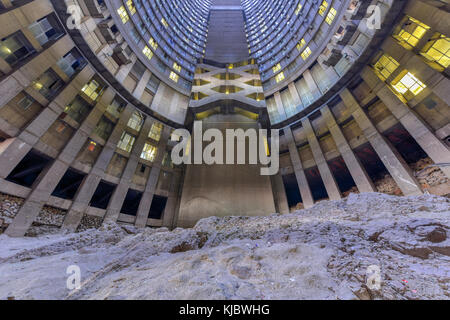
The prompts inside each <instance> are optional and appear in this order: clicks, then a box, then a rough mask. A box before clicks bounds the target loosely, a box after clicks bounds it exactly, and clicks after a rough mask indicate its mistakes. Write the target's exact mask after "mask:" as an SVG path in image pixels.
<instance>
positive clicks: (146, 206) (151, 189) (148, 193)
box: [135, 127, 170, 228]
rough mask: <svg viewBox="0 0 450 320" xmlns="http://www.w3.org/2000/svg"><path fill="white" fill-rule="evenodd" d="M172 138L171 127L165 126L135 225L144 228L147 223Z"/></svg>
mask: <svg viewBox="0 0 450 320" xmlns="http://www.w3.org/2000/svg"><path fill="white" fill-rule="evenodd" d="M169 139H170V128H169V127H164V129H163V133H162V135H161V140H160V141H159V144H158V153H157V155H156V159H155V161H154V163H153V165H152V169H151V171H150V175H149V177H148V180H147V184H146V186H145V191H144V194H143V195H142V200H141V203H140V204H139V209H138V213H137V217H136V222H135V226H136V227H138V228H144V227H145V226H146V225H147V220H148V214H149V213H150V207H151V205H152V201H153V197H154V195H155V191H156V186H157V184H158V180H159V175H160V173H161V167H162V162H163V160H164V155H165V153H166V146H167V141H168V140H169Z"/></svg>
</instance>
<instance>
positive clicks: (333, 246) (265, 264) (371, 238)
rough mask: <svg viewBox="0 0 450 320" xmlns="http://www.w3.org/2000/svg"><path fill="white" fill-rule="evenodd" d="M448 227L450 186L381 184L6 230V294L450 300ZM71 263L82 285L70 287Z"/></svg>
mask: <svg viewBox="0 0 450 320" xmlns="http://www.w3.org/2000/svg"><path fill="white" fill-rule="evenodd" d="M449 232H450V200H449V199H448V198H444V197H437V196H430V195H424V196H420V197H397V196H390V195H384V194H375V193H374V194H351V195H350V196H349V197H348V198H346V199H344V200H340V201H324V202H320V203H318V204H317V205H316V206H314V207H313V208H311V209H308V210H301V211H297V212H295V213H293V214H289V215H272V216H270V217H255V218H248V217H245V218H244V217H229V218H222V219H219V218H215V217H212V218H208V219H204V220H202V221H200V222H199V223H198V224H197V225H196V227H195V228H193V229H176V230H174V231H169V230H167V229H149V228H148V229H145V230H137V229H135V228H134V227H130V226H125V225H116V224H111V225H106V226H103V227H101V228H100V229H98V230H96V229H92V230H87V231H84V232H80V233H77V234H53V235H48V236H40V237H38V238H30V237H28V238H23V239H12V238H8V237H7V236H6V235H1V236H0V243H1V246H0V283H1V285H0V299H39V298H44V299H447V300H448V299H450V288H449V286H450V239H449ZM71 265H77V266H79V268H80V270H81V282H82V287H81V289H80V290H75V291H70V290H69V289H67V286H66V281H67V277H68V275H67V274H66V271H67V268H68V267H69V266H71ZM377 269H379V270H380V273H379V274H380V287H379V288H377V287H376V286H375V287H374V286H373V284H375V283H376V281H375V282H374V281H372V280H373V279H376V275H377V274H376V273H375V274H373V273H371V272H372V271H373V270H377Z"/></svg>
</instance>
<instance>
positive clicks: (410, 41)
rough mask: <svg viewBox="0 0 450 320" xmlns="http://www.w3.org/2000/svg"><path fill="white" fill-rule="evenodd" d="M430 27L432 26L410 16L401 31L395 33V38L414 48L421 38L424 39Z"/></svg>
mask: <svg viewBox="0 0 450 320" xmlns="http://www.w3.org/2000/svg"><path fill="white" fill-rule="evenodd" d="M428 29H430V27H429V26H427V25H426V24H424V23H422V22H420V21H419V20H416V19H414V18H411V17H408V20H407V21H406V22H405V23H404V24H403V26H402V27H401V28H400V31H398V33H397V34H395V35H394V38H395V39H397V40H398V41H399V42H400V44H401V45H403V46H404V47H406V48H408V49H412V48H413V47H415V46H417V44H418V43H419V41H420V39H422V37H423V36H424V35H425V33H426V32H427V30H428Z"/></svg>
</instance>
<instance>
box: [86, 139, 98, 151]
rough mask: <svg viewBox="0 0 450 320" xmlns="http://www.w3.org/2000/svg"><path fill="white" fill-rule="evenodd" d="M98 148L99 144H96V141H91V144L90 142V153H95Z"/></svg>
mask: <svg viewBox="0 0 450 320" xmlns="http://www.w3.org/2000/svg"><path fill="white" fill-rule="evenodd" d="M96 146H97V143H95V142H94V141H92V140H91V142H89V146H88V150H89V151H90V152H94V151H95V147H96Z"/></svg>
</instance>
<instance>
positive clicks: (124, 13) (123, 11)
mask: <svg viewBox="0 0 450 320" xmlns="http://www.w3.org/2000/svg"><path fill="white" fill-rule="evenodd" d="M117 13H118V14H119V17H120V19H121V20H122V23H123V24H125V23H127V22H128V20H130V17H129V16H128V13H127V10H126V9H125V7H124V6H121V7H120V8H119V9H117Z"/></svg>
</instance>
